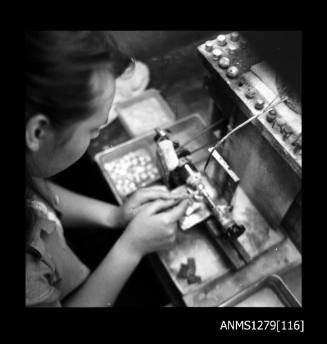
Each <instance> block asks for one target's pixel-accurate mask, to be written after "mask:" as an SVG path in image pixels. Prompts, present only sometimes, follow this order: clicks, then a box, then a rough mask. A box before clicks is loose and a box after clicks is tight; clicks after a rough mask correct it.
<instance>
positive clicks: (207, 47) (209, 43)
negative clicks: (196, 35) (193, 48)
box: [204, 41, 215, 53]
mask: <svg viewBox="0 0 327 344" xmlns="http://www.w3.org/2000/svg"><path fill="white" fill-rule="evenodd" d="M214 46H215V41H206V43H205V46H204V48H205V50H206V51H207V52H208V53H211V52H212V50H213V48H214Z"/></svg>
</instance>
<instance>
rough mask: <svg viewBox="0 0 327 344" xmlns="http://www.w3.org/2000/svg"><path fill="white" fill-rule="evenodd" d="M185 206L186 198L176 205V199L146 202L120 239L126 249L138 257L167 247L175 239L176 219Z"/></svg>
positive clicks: (186, 205)
mask: <svg viewBox="0 0 327 344" xmlns="http://www.w3.org/2000/svg"><path fill="white" fill-rule="evenodd" d="M174 205H175V206H174ZM187 207H188V200H187V199H186V200H185V199H184V200H183V201H181V202H179V203H178V204H177V205H176V200H157V201H154V202H151V203H148V204H146V205H144V206H143V207H142V209H141V210H140V211H139V212H138V214H137V215H136V216H135V217H134V218H133V220H132V221H131V222H130V223H129V225H128V226H127V227H126V229H125V231H124V233H123V235H122V237H121V240H122V241H123V242H124V244H125V245H127V249H128V250H130V251H131V252H133V253H134V254H136V255H138V256H139V257H142V256H144V255H145V254H147V253H150V252H155V251H158V250H161V249H164V248H167V247H169V246H170V245H172V244H173V243H174V241H175V238H176V231H177V221H178V220H179V219H180V218H181V217H182V216H183V215H184V213H185V211H186V208H187Z"/></svg>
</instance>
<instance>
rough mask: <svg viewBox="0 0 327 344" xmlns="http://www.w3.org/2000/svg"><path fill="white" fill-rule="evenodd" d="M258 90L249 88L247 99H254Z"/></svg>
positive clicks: (246, 93)
mask: <svg viewBox="0 0 327 344" xmlns="http://www.w3.org/2000/svg"><path fill="white" fill-rule="evenodd" d="M256 93H257V92H256V90H255V89H254V88H253V87H248V89H247V90H246V92H245V97H246V98H248V99H253V98H254V97H255V95H256Z"/></svg>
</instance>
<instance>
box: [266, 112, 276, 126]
mask: <svg viewBox="0 0 327 344" xmlns="http://www.w3.org/2000/svg"><path fill="white" fill-rule="evenodd" d="M276 118H277V112H276V110H275V109H271V110H269V111H268V113H267V114H266V120H267V122H269V123H273V122H274V121H275V120H276Z"/></svg>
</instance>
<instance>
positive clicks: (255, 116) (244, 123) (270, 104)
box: [203, 95, 287, 172]
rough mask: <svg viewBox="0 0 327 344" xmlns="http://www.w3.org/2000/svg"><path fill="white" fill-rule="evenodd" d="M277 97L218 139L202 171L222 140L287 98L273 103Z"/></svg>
mask: <svg viewBox="0 0 327 344" xmlns="http://www.w3.org/2000/svg"><path fill="white" fill-rule="evenodd" d="M278 98H279V95H277V96H276V97H275V98H274V99H273V100H272V101H271V102H270V103H269V104H268V105H267V106H266V107H265V108H264V109H263V110H262V112H260V113H259V114H257V115H254V116H252V117H250V118H249V119H247V120H246V121H244V122H243V123H241V124H240V125H238V126H237V127H235V128H234V129H233V130H231V131H230V132H229V133H228V134H227V135H225V136H224V137H223V138H222V139H221V140H219V141H218V142H217V144H216V145H215V146H214V147H213V148H212V150H211V152H210V154H209V156H208V159H207V161H206V163H205V165H204V168H203V171H204V172H205V170H206V168H207V166H208V164H209V162H210V159H211V157H212V154H213V152H214V151H216V150H217V148H218V147H219V146H220V145H221V144H222V143H223V142H224V141H226V140H227V139H228V138H229V137H230V136H231V135H232V134H234V133H235V132H236V131H238V130H239V129H241V128H243V127H244V126H245V125H247V124H248V123H250V122H252V121H253V120H255V119H256V118H258V117H259V116H261V115H263V114H265V113H266V112H268V111H269V110H270V109H271V107H273V106H277V105H278V104H280V103H283V102H284V101H285V100H286V99H287V97H284V98H282V99H280V100H279V101H278V102H277V103H276V104H274V102H275V101H276V100H277V99H278Z"/></svg>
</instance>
